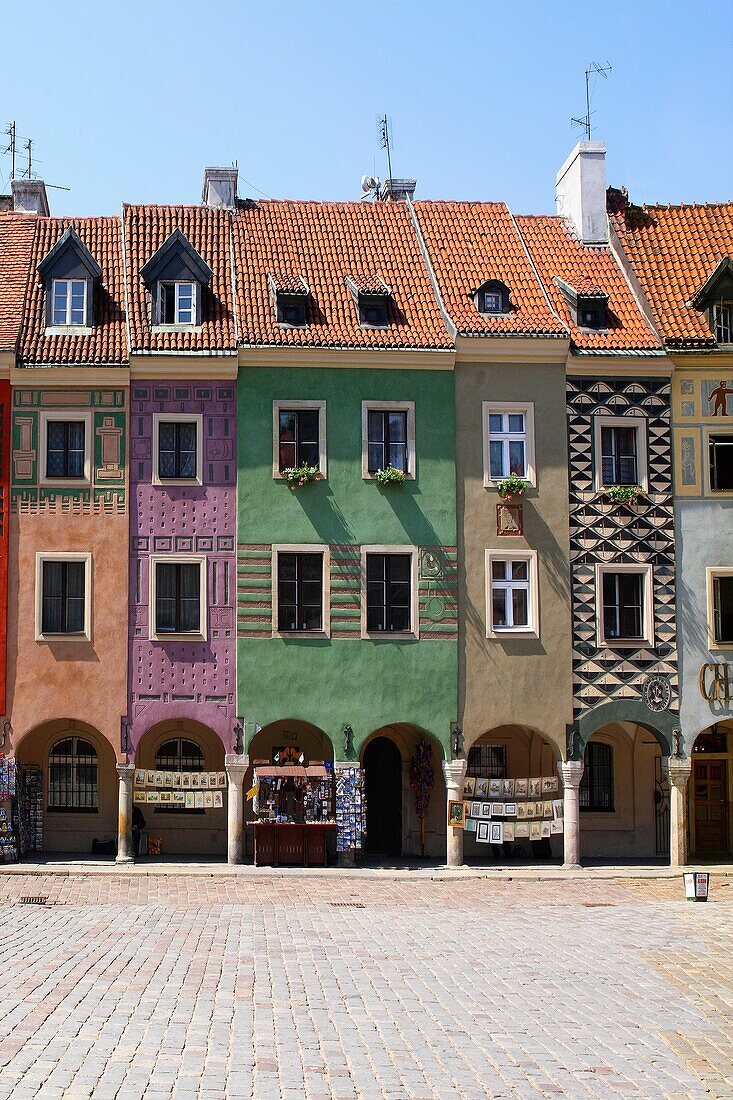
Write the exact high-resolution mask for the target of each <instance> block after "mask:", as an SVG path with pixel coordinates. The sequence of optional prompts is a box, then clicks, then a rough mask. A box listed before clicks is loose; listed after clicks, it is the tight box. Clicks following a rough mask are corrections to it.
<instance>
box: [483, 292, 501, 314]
mask: <svg viewBox="0 0 733 1100" xmlns="http://www.w3.org/2000/svg"><path fill="white" fill-rule="evenodd" d="M479 295H480V298H481V306H480V308H479V313H486V314H488V315H489V316H493V315H495V314H501V313H503V312H504V295H503V294H502V293H501V291H500V290H481V291H479ZM487 296H491V297H492V298H498V299H499V308H498V309H489V308H488V306H487V305H486V298H487Z"/></svg>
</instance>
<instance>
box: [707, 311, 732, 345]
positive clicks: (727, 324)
mask: <svg viewBox="0 0 733 1100" xmlns="http://www.w3.org/2000/svg"><path fill="white" fill-rule="evenodd" d="M710 327H711V329H712V330H713V335H714V336H715V339H716V341H717V342H718V343H719V344H733V302H714V303H713V305H712V307H711V309H710Z"/></svg>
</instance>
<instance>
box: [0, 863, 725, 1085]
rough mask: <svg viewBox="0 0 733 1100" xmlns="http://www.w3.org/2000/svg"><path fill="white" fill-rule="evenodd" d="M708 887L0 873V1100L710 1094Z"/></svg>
mask: <svg viewBox="0 0 733 1100" xmlns="http://www.w3.org/2000/svg"><path fill="white" fill-rule="evenodd" d="M730 882H731V880H728V882H726V881H725V880H722V879H720V880H715V881H714V883H713V888H712V895H713V896H712V898H711V901H710V902H709V903H708V904H707V905H692V904H690V903H687V902H685V901H684V900H681V897H680V895H681V884H680V882H679V879H668V880H646V881H636V880H628V881H618V880H617V881H603V882H587V881H578V880H576V881H567V882H526V881H525V882H520V881H517V880H514V881H511V880H508V881H501V882H496V881H486V880H480V879H465V880H461V881H458V880H456V881H450V880H448V881H445V880H441V881H431V880H430V879H424V878H423V879H421V880H419V881H417V880H416V881H405V880H404V879H400V880H397V879H394V880H391V879H382V880H378V881H377V880H374V881H370V880H365V879H355V878H350V877H349V876H348V874H341V875H334V876H333V877H328V878H319V879H307V878H298V877H289V878H283V879H278V878H275V877H269V878H258V877H257V876H256V875H252V876H248V877H247V878H246V879H245V878H241V879H238V878H234V877H230V878H224V877H217V876H216V874H212V875H211V876H206V877H181V878H175V877H171V876H165V877H164V876H155V875H153V876H150V877H142V876H140V877H137V876H134V875H130V876H126V877H124V878H123V877H121V876H120V877H116V876H113V875H109V874H107V875H94V874H91V875H73V874H72V875H70V876H59V875H49V874H37V875H24V874H14V875H3V874H0V977H1V979H2V985H1V990H2V992H1V994H0V996H1V997H2V1010H1V1011H0V1100H9V1098H12V1100H24V1098H30V1097H40V1098H43V1100H56V1098H59V1100H61V1098H65V1097H69V1098H74V1100H76V1098H81V1097H95V1098H97V1097H98V1098H100V1100H108V1098H109V1100H111V1098H113V1097H118V1098H120V1100H138V1098H142V1097H148V1098H150V1100H153V1098H160V1100H163V1098H167V1097H176V1098H178V1097H180V1098H181V1100H183V1098H193V1097H200V1098H202V1100H218V1098H230V1097H231V1098H232V1100H234V1098H245V1097H246V1098H255V1100H291V1098H292V1100H296V1098H297V1100H300V1098H302V1097H306V1098H308V1100H327V1098H328V1100H330V1098H331V1097H334V1098H342V1097H343V1098H349V1097H359V1098H362V1097H363V1098H374V1100H377V1098H380V1100H381V1098H383V1097H384V1098H394V1100H398V1098H400V1100H401V1098H405V1100H407V1098H423V1100H428V1098H439V1100H443V1098H445V1100H448V1098H451V1100H454V1098H460V1100H474V1098H475V1100H483V1098H485V1097H522V1098H525V1097H526V1098H532V1097H549V1096H552V1097H558V1096H560V1097H564V1096H567V1097H604V1098H605V1097H615V1096H617V1095H625V1096H633V1097H702V1096H713V1097H733V885H731V884H730ZM24 895H34V896H38V895H46V896H47V897H48V904H47V905H45V906H38V905H28V904H21V903H20V898H21V897H22V896H24Z"/></svg>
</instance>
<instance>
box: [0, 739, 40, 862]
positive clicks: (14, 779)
mask: <svg viewBox="0 0 733 1100" xmlns="http://www.w3.org/2000/svg"><path fill="white" fill-rule="evenodd" d="M41 851H43V782H42V774H41V771H40V768H35V767H21V765H19V764H18V763H17V761H16V760H14V759H8V758H2V759H0V863H17V862H18V860H19V859H21V858H22V857H23V856H24V855H27V853H28V852H41Z"/></svg>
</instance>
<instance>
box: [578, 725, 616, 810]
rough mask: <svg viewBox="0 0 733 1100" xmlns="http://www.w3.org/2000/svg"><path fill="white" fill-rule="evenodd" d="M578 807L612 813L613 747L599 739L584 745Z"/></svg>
mask: <svg viewBox="0 0 733 1100" xmlns="http://www.w3.org/2000/svg"><path fill="white" fill-rule="evenodd" d="M583 764H584V770H583V778H582V779H581V781H580V790H579V796H580V808H581V810H585V811H586V812H588V813H613V749H612V748H611V746H610V745H604V744H603V743H602V742H600V741H590V742H589V743H588V744H587V745H586V746H585V755H584V757H583Z"/></svg>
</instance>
